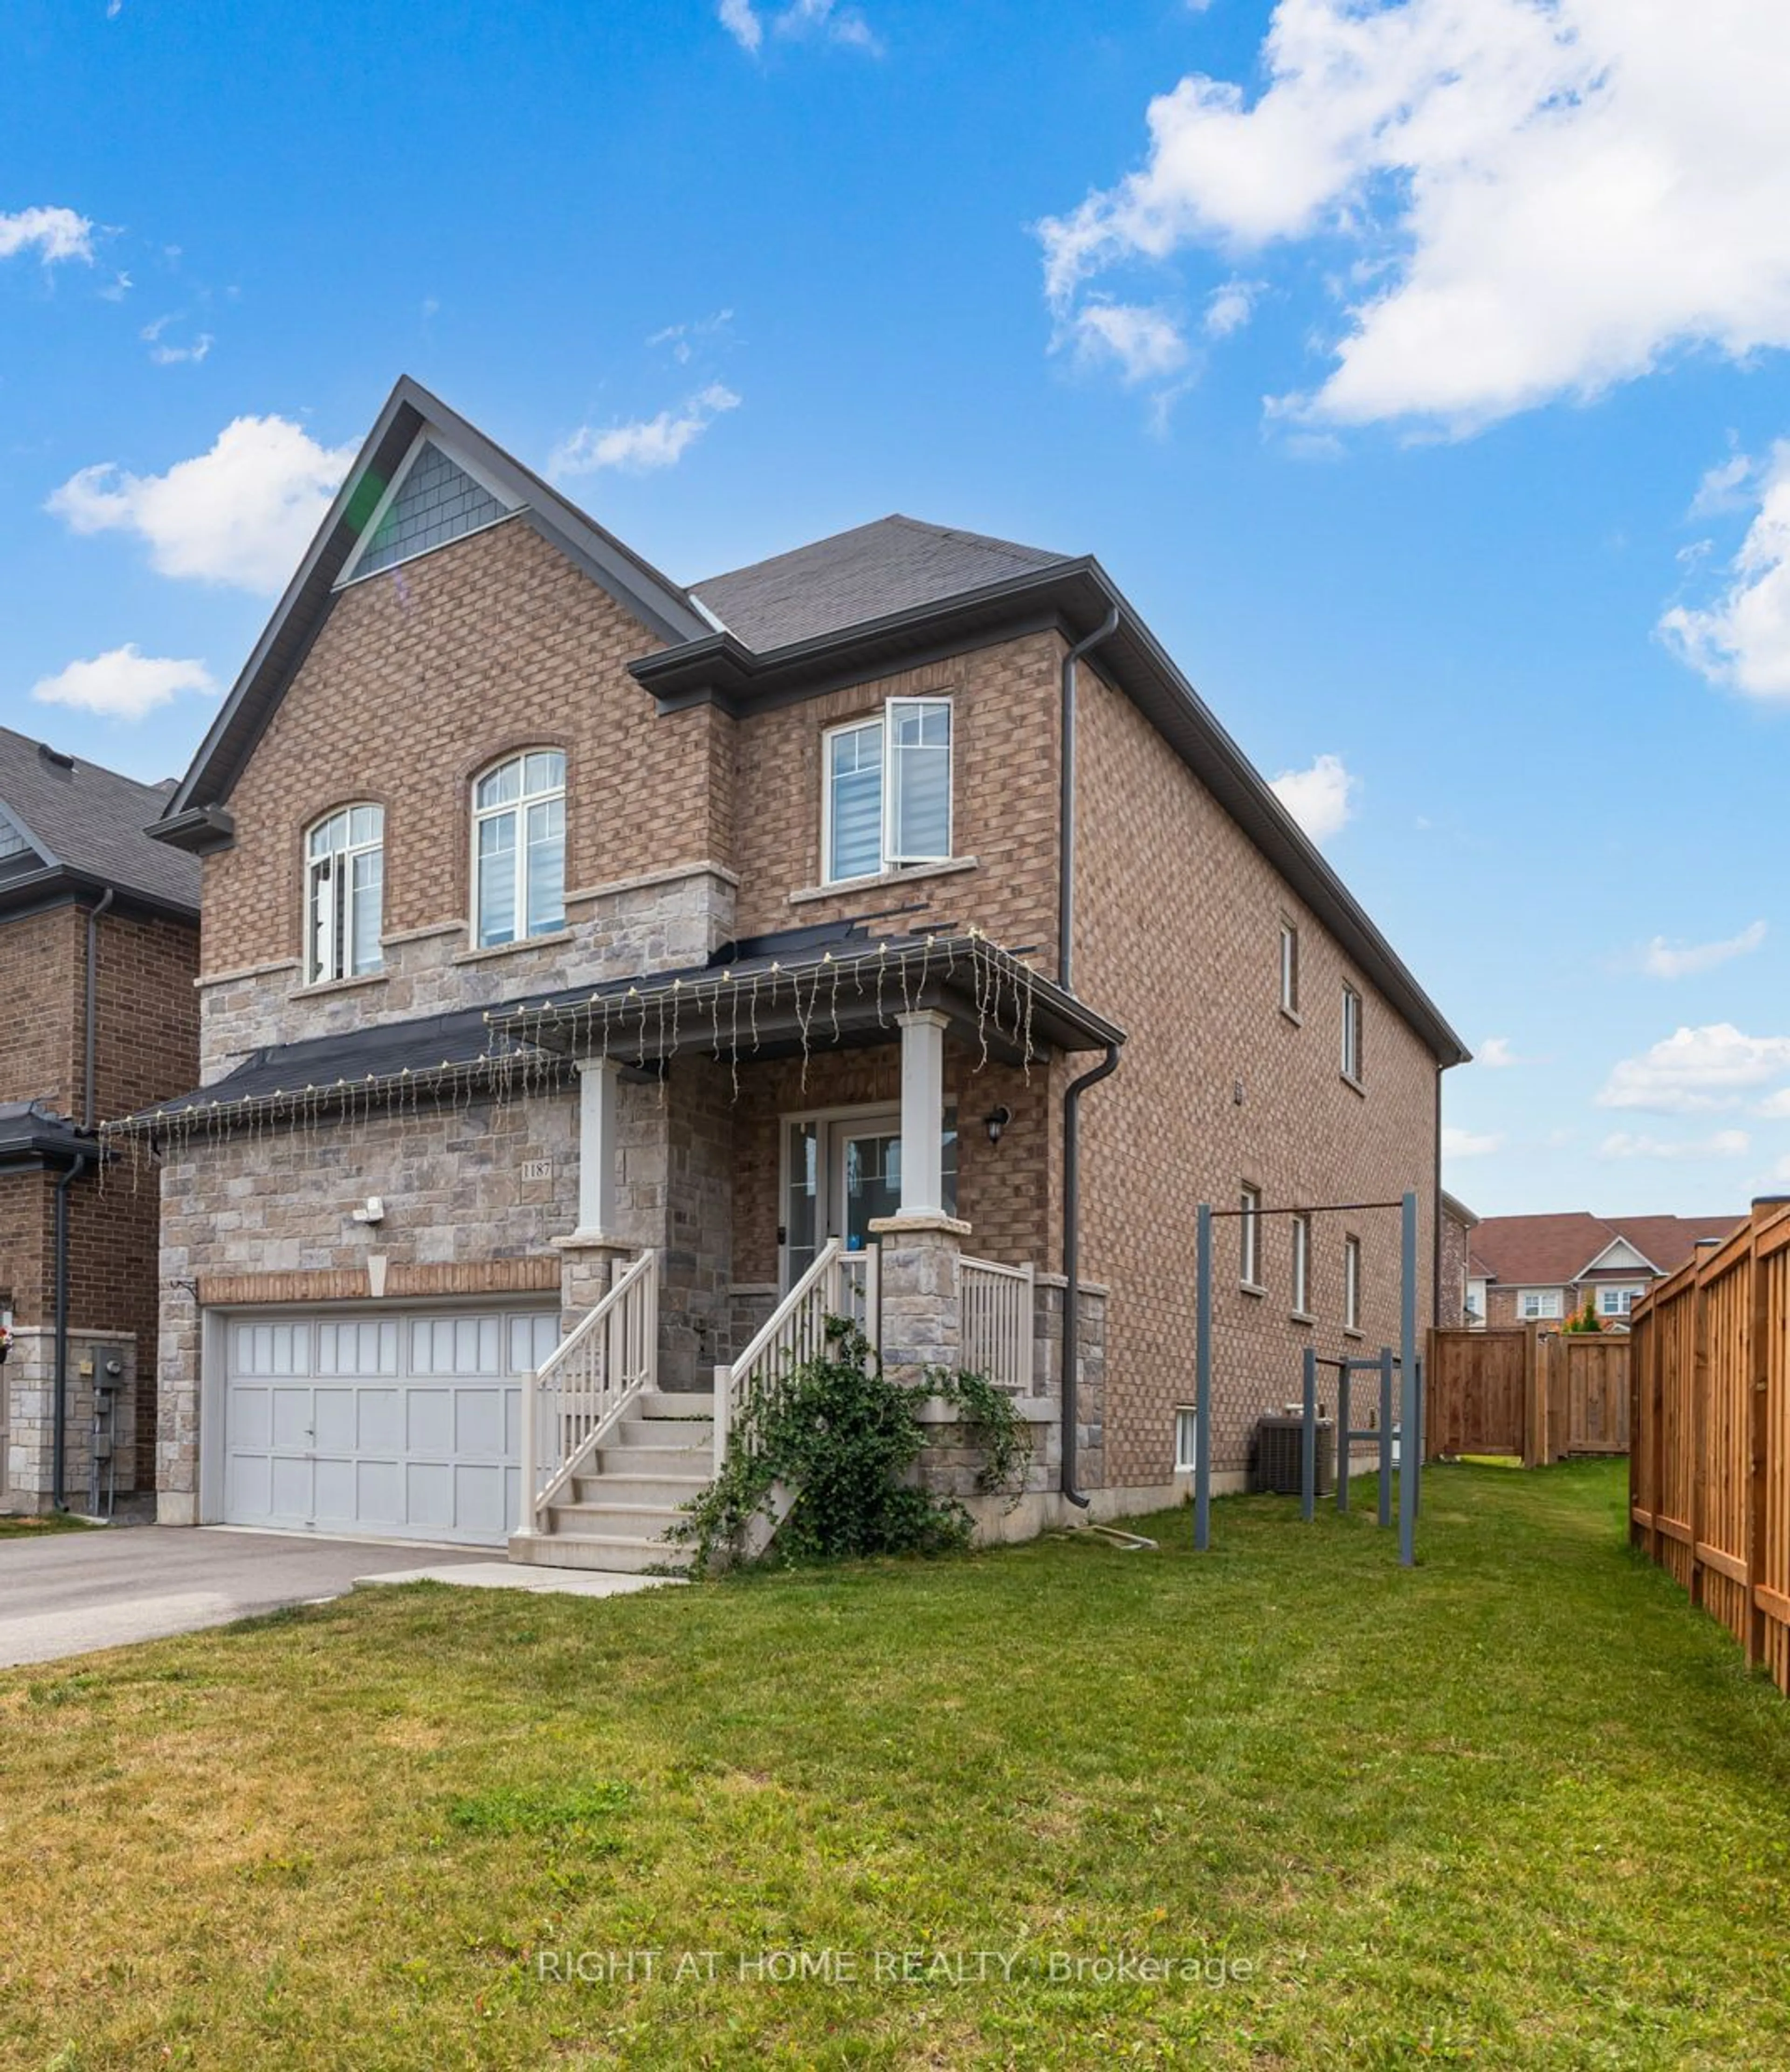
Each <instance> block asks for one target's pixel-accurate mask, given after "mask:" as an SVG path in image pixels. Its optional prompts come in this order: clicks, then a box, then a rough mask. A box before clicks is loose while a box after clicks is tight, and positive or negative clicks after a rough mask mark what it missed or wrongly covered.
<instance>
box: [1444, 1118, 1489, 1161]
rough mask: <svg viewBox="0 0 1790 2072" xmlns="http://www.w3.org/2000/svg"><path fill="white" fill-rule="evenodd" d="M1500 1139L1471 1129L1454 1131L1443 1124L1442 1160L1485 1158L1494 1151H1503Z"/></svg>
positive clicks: (1448, 1125) (1449, 1126)
mask: <svg viewBox="0 0 1790 2072" xmlns="http://www.w3.org/2000/svg"><path fill="white" fill-rule="evenodd" d="M1502 1149H1504V1139H1503V1137H1496V1136H1491V1135H1483V1134H1479V1133H1475V1131H1473V1130H1471V1129H1456V1128H1454V1126H1453V1125H1452V1124H1445V1125H1444V1127H1443V1129H1442V1157H1444V1158H1486V1157H1490V1156H1491V1154H1492V1153H1493V1152H1494V1151H1501V1150H1502Z"/></svg>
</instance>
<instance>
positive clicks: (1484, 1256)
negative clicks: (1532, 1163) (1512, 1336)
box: [1467, 1210, 1744, 1330]
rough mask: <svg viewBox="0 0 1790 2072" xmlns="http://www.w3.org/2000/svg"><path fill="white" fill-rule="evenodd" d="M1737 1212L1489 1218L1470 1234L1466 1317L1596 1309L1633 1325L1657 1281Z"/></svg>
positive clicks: (1609, 1319) (1518, 1320)
mask: <svg viewBox="0 0 1790 2072" xmlns="http://www.w3.org/2000/svg"><path fill="white" fill-rule="evenodd" d="M1743 1220H1744V1219H1743V1218H1741V1217H1738V1216H1594V1215H1587V1214H1586V1212H1585V1211H1583V1210H1572V1211H1568V1212H1567V1213H1566V1214H1565V1215H1543V1216H1487V1217H1484V1218H1483V1219H1482V1220H1481V1221H1480V1222H1479V1223H1477V1224H1476V1225H1475V1227H1474V1230H1473V1232H1472V1250H1471V1259H1470V1260H1469V1261H1468V1266H1467V1305H1468V1309H1469V1318H1468V1321H1469V1322H1473V1323H1483V1324H1527V1323H1541V1324H1550V1323H1563V1322H1565V1321H1566V1319H1567V1318H1569V1317H1571V1316H1573V1315H1574V1313H1576V1312H1578V1310H1581V1309H1583V1308H1584V1306H1585V1305H1586V1301H1590V1302H1592V1303H1593V1304H1595V1306H1596V1309H1597V1313H1598V1315H1599V1318H1601V1320H1602V1321H1603V1322H1604V1323H1605V1324H1606V1325H1607V1326H1613V1327H1614V1328H1615V1329H1618V1330H1627V1321H1628V1312H1629V1310H1630V1309H1632V1307H1633V1306H1634V1305H1635V1304H1636V1302H1637V1301H1640V1298H1641V1297H1642V1296H1643V1295H1644V1294H1645V1293H1647V1291H1648V1289H1649V1288H1651V1287H1652V1285H1653V1283H1654V1282H1655V1281H1663V1280H1664V1279H1665V1278H1666V1277H1667V1276H1669V1275H1671V1274H1673V1273H1676V1272H1677V1270H1678V1268H1680V1267H1681V1266H1683V1265H1685V1264H1686V1263H1687V1262H1688V1260H1689V1258H1690V1256H1691V1253H1692V1252H1693V1251H1694V1250H1695V1249H1696V1248H1697V1245H1699V1244H1702V1243H1704V1242H1705V1241H1706V1240H1707V1239H1719V1238H1725V1237H1726V1236H1727V1235H1728V1234H1729V1232H1730V1231H1732V1230H1733V1228H1734V1225H1735V1224H1736V1223H1739V1222H1741V1221H1743Z"/></svg>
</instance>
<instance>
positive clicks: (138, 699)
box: [31, 640, 217, 719]
mask: <svg viewBox="0 0 1790 2072" xmlns="http://www.w3.org/2000/svg"><path fill="white" fill-rule="evenodd" d="M216 689H217V685H216V683H214V682H213V681H212V672H211V671H210V670H209V669H208V668H206V667H205V664H204V663H203V662H195V661H185V662H176V661H174V660H170V659H167V658H166V657H163V656H154V655H146V654H144V653H143V652H142V651H141V650H140V649H139V648H138V645H137V643H136V642H135V641H134V640H130V641H126V643H125V644H124V646H123V647H122V648H109V649H108V650H107V651H106V652H105V654H103V655H96V656H94V657H93V660H91V661H88V662H71V663H70V664H68V668H66V669H64V670H61V671H60V672H58V673H57V674H56V676H45V677H43V678H41V679H40V680H39V681H38V682H37V683H35V684H34V685H32V686H31V696H32V697H34V698H35V699H37V700H38V701H39V703H41V704H43V705H72V707H73V708H74V709H75V710H76V712H89V713H100V714H101V716H102V717H105V718H107V719H141V718H142V717H143V716H144V714H145V713H152V712H154V709H156V707H157V706H158V705H167V704H170V703H171V701H173V700H174V699H175V698H176V697H179V695H180V694H181V693H182V692H183V691H215V690H216Z"/></svg>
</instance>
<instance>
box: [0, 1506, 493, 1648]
mask: <svg viewBox="0 0 1790 2072" xmlns="http://www.w3.org/2000/svg"><path fill="white" fill-rule="evenodd" d="M491 1559H492V1556H491V1554H490V1552H488V1550H481V1549H479V1548H453V1549H449V1548H431V1549H430V1550H429V1551H428V1552H426V1553H424V1552H419V1550H418V1548H416V1547H415V1546H414V1545H412V1546H405V1545H401V1544H393V1542H391V1541H389V1540H308V1539H304V1538H302V1537H301V1536H299V1535H297V1534H292V1535H287V1534H285V1533H278V1532H233V1531H219V1530H217V1529H216V1528H212V1527H203V1528H201V1529H200V1530H198V1531H194V1530H192V1529H191V1527H179V1526H168V1525H140V1526H114V1527H108V1528H107V1529H105V1531H95V1532H59V1533H54V1534H51V1535H47V1536H46V1537H45V1538H43V1539H41V1540H39V1539H35V1538H26V1539H19V1540H0V1668H10V1667H12V1666H13V1665H14V1664H15V1663H23V1662H53V1661H56V1660H58V1659H60V1658H61V1657H63V1656H65V1655H86V1654H88V1653H90V1652H91V1651H93V1649H95V1648H99V1647H121V1646H126V1644H128V1643H129V1642H132V1641H138V1640H159V1639H161V1638H163V1637H164V1636H165V1635H167V1634H171V1633H191V1631H193V1630H194V1629H195V1627H199V1626H228V1624H229V1622H230V1621H231V1620H232V1619H239V1618H251V1617H253V1615H254V1614H256V1613H257V1612H270V1611H277V1610H278V1609H279V1608H280V1607H281V1606H282V1605H299V1604H311V1603H315V1601H317V1600H318V1599H319V1598H320V1597H340V1596H341V1594H342V1593H343V1592H344V1591H345V1590H348V1589H352V1588H353V1586H354V1585H355V1583H356V1581H357V1580H358V1579H359V1578H360V1577H363V1576H377V1575H379V1574H381V1573H383V1572H389V1571H391V1570H393V1569H408V1570H411V1571H414V1570H415V1568H417V1566H418V1562H419V1561H426V1562H427V1564H428V1565H429V1566H430V1568H446V1567H448V1566H457V1565H458V1564H461V1563H463V1562H467V1563H471V1562H482V1563H488V1562H489V1561H490V1560H491Z"/></svg>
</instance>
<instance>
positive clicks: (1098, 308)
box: [1068, 302, 1187, 382]
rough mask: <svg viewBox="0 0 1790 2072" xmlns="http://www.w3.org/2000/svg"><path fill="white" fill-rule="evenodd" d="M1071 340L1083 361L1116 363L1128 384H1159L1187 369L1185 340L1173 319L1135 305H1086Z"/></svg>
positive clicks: (1075, 321) (1071, 330)
mask: <svg viewBox="0 0 1790 2072" xmlns="http://www.w3.org/2000/svg"><path fill="white" fill-rule="evenodd" d="M1068 335H1069V336H1071V337H1072V338H1073V339H1074V340H1075V344H1076V354H1077V356H1078V357H1079V358H1080V359H1082V360H1113V361H1115V362H1116V363H1117V366H1118V369H1119V372H1120V374H1121V376H1122V377H1123V378H1124V380H1126V381H1128V382H1136V381H1151V380H1161V379H1162V377H1163V376H1167V375H1170V374H1173V373H1175V372H1177V371H1178V370H1179V368H1182V367H1183V366H1185V364H1187V341H1186V339H1183V337H1182V335H1181V333H1180V331H1179V327H1177V326H1176V324H1175V320H1174V319H1173V318H1171V317H1170V316H1169V315H1167V314H1166V313H1165V312H1164V311H1163V310H1158V309H1146V308H1145V307H1143V306H1142V305H1141V304H1138V303H1135V302H1087V303H1084V305H1083V306H1082V307H1081V308H1080V309H1079V310H1076V314H1075V316H1074V318H1073V319H1072V323H1071V325H1070V328H1069V331H1068Z"/></svg>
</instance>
